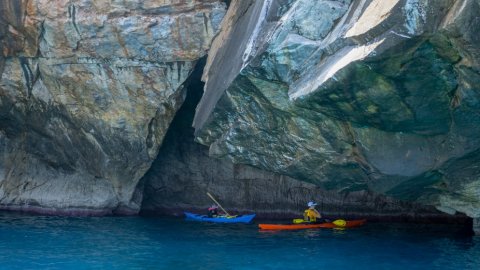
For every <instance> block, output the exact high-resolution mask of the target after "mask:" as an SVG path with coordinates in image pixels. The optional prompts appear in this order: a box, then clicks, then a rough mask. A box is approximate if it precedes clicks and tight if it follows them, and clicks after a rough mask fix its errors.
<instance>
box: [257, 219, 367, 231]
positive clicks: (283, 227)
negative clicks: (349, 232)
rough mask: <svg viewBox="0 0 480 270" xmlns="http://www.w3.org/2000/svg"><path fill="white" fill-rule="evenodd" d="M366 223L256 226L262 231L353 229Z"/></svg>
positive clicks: (359, 221)
mask: <svg viewBox="0 0 480 270" xmlns="http://www.w3.org/2000/svg"><path fill="white" fill-rule="evenodd" d="M365 222H367V220H366V219H359V220H348V221H347V224H346V225H345V226H337V225H335V224H333V223H319V224H258V227H259V228H260V229H262V230H303V229H317V228H330V229H333V228H353V227H358V226H362V225H363V224H365Z"/></svg>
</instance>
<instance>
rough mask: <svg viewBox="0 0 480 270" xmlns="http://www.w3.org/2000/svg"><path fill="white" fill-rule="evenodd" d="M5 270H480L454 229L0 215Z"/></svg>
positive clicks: (470, 245) (472, 243)
mask: <svg viewBox="0 0 480 270" xmlns="http://www.w3.org/2000/svg"><path fill="white" fill-rule="evenodd" d="M0 269H209V270H211V269H402V270H403V269H421V270H427V269H480V237H475V236H471V235H468V234H465V232H464V231H463V230H462V229H461V228H459V227H457V226H451V225H448V226H447V225H418V224H389V223H367V224H366V225H365V226H363V227H361V228H355V229H345V230H332V229H315V230H302V231H279V232H271V231H260V230H259V229H258V228H257V225H256V224H252V225H244V224H226V225H222V224H208V223H201V222H194V221H184V220H183V219H181V218H159V217H81V218H80V217H78V218H73V217H45V216H28V215H16V214H13V215H12V214H5V213H0Z"/></svg>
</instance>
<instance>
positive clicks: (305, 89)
mask: <svg viewBox="0 0 480 270" xmlns="http://www.w3.org/2000/svg"><path fill="white" fill-rule="evenodd" d="M383 41H384V39H382V40H379V41H377V42H374V43H371V44H368V45H364V46H360V47H346V48H343V49H342V50H340V51H339V52H338V53H337V54H336V56H335V57H332V58H331V60H329V61H327V62H326V63H324V64H323V65H322V67H321V69H320V72H319V73H318V76H317V79H316V80H309V81H307V82H308V83H306V84H304V85H301V86H300V87H299V88H298V90H297V91H295V92H294V93H292V94H291V95H290V99H296V98H298V97H301V96H304V95H307V94H309V93H311V92H313V91H315V90H317V89H318V88H319V87H320V86H321V85H322V84H323V83H325V82H326V81H327V80H328V79H330V78H333V76H334V75H335V73H337V72H338V71H339V70H341V69H343V68H344V67H346V66H347V65H349V64H350V63H352V62H355V61H358V60H362V59H364V58H365V57H367V56H368V55H370V54H371V53H372V52H373V51H374V50H375V49H376V48H377V47H378V46H379V45H380V44H382V43H383Z"/></svg>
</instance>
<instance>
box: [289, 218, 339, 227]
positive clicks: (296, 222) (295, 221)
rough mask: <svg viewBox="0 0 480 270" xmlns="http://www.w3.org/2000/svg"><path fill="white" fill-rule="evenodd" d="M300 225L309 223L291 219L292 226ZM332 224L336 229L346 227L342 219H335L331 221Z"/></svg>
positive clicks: (299, 219)
mask: <svg viewBox="0 0 480 270" xmlns="http://www.w3.org/2000/svg"><path fill="white" fill-rule="evenodd" d="M301 223H309V222H308V221H305V220H304V219H303V218H295V219H293V224H301ZM332 223H333V224H335V226H337V227H345V226H346V225H347V222H346V221H345V220H343V219H337V220H334V221H332Z"/></svg>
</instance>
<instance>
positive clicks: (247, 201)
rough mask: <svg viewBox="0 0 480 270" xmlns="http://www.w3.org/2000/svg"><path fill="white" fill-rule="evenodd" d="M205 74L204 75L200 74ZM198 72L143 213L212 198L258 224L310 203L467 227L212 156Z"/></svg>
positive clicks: (152, 174) (344, 212)
mask: <svg viewBox="0 0 480 270" xmlns="http://www.w3.org/2000/svg"><path fill="white" fill-rule="evenodd" d="M199 71H200V72H199ZM197 73H199V74H198V75H200V74H201V70H198V69H197V68H196V71H195V72H194V73H193V74H192V76H191V77H190V79H192V80H191V81H190V82H191V83H190V84H189V85H188V87H187V89H188V90H187V91H188V94H187V98H186V100H185V102H184V104H183V105H182V107H181V108H180V110H179V111H178V112H177V114H176V115H175V117H174V119H173V121H172V123H171V125H170V128H169V129H168V132H167V134H166V135H165V139H164V143H163V144H162V146H161V148H160V151H159V154H158V158H157V159H156V160H155V161H154V163H153V164H152V167H151V169H150V170H149V171H148V172H147V173H146V175H145V177H144V178H143V179H142V180H141V182H142V184H143V185H144V196H143V203H142V213H147V214H174V215H179V216H180V215H183V211H185V210H187V209H188V210H191V211H195V212H198V213H202V212H205V209H207V208H208V206H209V205H211V204H212V201H211V200H210V199H209V198H208V197H207V195H206V192H211V193H212V194H214V196H215V197H217V199H218V200H219V201H220V202H221V203H222V205H223V206H224V207H226V208H227V209H228V211H232V213H248V212H255V213H256V214H257V217H259V218H292V217H295V216H301V214H302V212H303V210H304V209H305V207H306V206H305V205H306V203H307V202H308V201H309V200H315V201H317V202H318V204H319V206H318V209H319V210H320V211H321V212H322V213H323V215H325V216H331V217H338V216H341V217H344V218H347V217H367V218H369V220H372V219H377V220H416V221H420V220H423V221H437V220H438V221H439V220H441V221H443V222H445V221H448V220H454V219H455V220H456V221H465V217H461V216H455V217H454V218H452V217H450V216H449V215H447V214H444V213H441V212H439V211H437V210H436V209H435V208H433V207H431V206H430V207H427V206H421V205H418V204H414V203H407V202H400V201H397V200H393V199H390V198H387V197H385V196H381V195H376V194H373V193H372V192H366V191H357V192H351V193H349V194H339V193H337V192H334V191H326V190H324V189H321V188H319V187H318V186H316V185H314V184H310V183H307V182H304V181H299V180H296V179H293V178H291V177H288V176H285V175H279V174H275V173H271V172H267V171H263V170H260V169H257V168H254V167H251V166H248V165H243V164H233V163H232V162H231V161H229V160H225V159H213V158H211V157H209V156H208V147H206V146H204V145H201V144H197V143H195V142H194V141H193V140H194V135H193V133H194V129H193V128H192V127H191V123H192V120H193V116H194V108H195V106H196V105H197V103H198V101H199V100H200V98H201V96H202V92H203V91H202V87H203V84H202V83H199V78H198V80H197V81H196V80H195V79H196V75H197Z"/></svg>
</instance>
